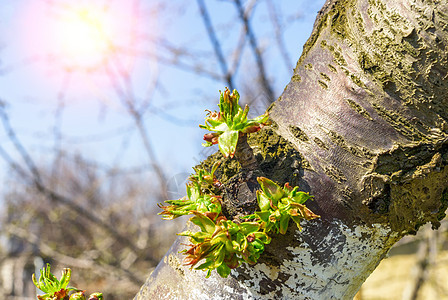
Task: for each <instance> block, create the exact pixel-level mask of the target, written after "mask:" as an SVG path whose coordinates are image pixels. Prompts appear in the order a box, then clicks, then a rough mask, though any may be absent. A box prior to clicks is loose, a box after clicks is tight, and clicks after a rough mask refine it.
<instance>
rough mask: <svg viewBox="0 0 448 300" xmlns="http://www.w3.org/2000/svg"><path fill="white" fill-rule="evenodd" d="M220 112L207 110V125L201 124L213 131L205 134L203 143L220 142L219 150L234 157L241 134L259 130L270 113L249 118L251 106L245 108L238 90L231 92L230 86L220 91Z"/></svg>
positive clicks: (202, 126) (266, 121)
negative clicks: (240, 101) (240, 100)
mask: <svg viewBox="0 0 448 300" xmlns="http://www.w3.org/2000/svg"><path fill="white" fill-rule="evenodd" d="M220 94H221V96H220V98H219V104H218V106H219V112H216V111H213V112H212V111H210V110H207V112H208V116H207V117H206V118H205V125H199V127H200V128H202V129H207V130H209V131H212V132H211V133H207V134H205V135H204V140H205V141H206V142H205V143H204V144H202V145H203V146H205V147H209V146H211V145H214V144H218V146H219V150H220V151H221V153H222V154H223V155H224V157H228V156H230V157H233V156H234V155H235V151H236V145H237V143H238V138H239V135H240V134H246V133H252V132H257V131H258V130H260V129H261V128H262V127H263V126H264V125H266V124H267V123H268V119H269V114H268V112H266V113H265V114H263V115H261V116H258V117H256V118H254V119H248V118H247V114H248V113H249V106H248V105H246V106H245V107H244V110H243V109H242V108H241V106H240V105H239V104H238V102H239V99H240V95H239V94H238V92H237V91H236V90H233V92H232V93H230V90H229V89H228V88H226V89H225V91H224V92H221V91H220Z"/></svg>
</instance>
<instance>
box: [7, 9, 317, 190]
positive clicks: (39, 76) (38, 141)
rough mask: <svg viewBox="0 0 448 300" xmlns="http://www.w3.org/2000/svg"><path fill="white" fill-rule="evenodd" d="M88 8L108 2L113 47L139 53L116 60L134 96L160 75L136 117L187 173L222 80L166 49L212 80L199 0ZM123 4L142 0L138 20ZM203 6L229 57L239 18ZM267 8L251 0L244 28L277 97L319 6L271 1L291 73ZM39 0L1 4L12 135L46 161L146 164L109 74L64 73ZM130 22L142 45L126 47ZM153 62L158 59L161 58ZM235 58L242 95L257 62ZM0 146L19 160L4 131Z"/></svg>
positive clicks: (159, 150)
mask: <svg viewBox="0 0 448 300" xmlns="http://www.w3.org/2000/svg"><path fill="white" fill-rule="evenodd" d="M50 2H51V1H50ZM53 2H58V1H53ZM80 2H83V1H70V0H60V1H59V3H65V4H68V5H71V4H73V3H80ZM93 2H98V3H99V2H102V4H104V3H109V5H110V7H111V9H110V11H111V12H113V13H112V14H113V16H114V22H116V21H117V19H119V20H120V22H121V23H119V25H118V26H117V25H116V24H115V25H114V26H115V27H118V28H121V30H122V31H121V32H120V31H118V32H120V33H119V34H118V35H120V37H117V36H112V39H114V43H115V42H116V43H119V44H120V45H122V46H123V47H129V48H131V49H133V50H135V51H137V52H139V53H140V52H141V53H145V58H142V57H140V56H139V57H138V58H132V59H130V58H124V56H120V57H121V59H123V61H124V63H123V64H125V65H126V64H128V65H129V66H132V67H129V68H128V70H129V71H130V74H131V78H132V80H131V82H130V86H132V90H133V92H134V93H135V98H136V99H138V100H139V101H141V102H142V101H144V99H145V97H146V96H147V93H148V90H149V91H151V90H152V89H151V88H150V87H151V86H152V84H153V83H154V82H155V79H156V78H157V89H155V91H154V92H153V93H151V94H150V95H151V97H150V98H148V99H151V101H150V104H149V108H148V110H147V111H146V113H145V114H144V115H143V120H144V123H145V125H146V128H147V130H148V132H149V136H150V139H151V142H152V145H153V146H154V150H155V154H156V156H157V159H158V160H159V161H160V162H162V163H163V166H164V168H165V171H166V173H167V177H169V178H171V177H173V176H175V175H176V174H179V173H185V172H190V170H191V167H192V166H194V164H195V163H197V162H198V160H200V159H202V158H204V156H205V153H208V152H207V151H205V152H204V149H203V148H202V147H201V142H202V135H203V132H202V131H201V130H200V129H199V128H198V124H199V123H203V118H204V116H205V113H204V109H212V110H213V109H216V108H217V107H216V103H217V99H218V95H219V94H218V90H220V89H223V88H224V87H225V82H224V81H222V80H221V81H220V80H216V79H212V78H209V77H207V76H205V75H200V74H196V73H194V72H191V71H186V70H184V69H182V68H180V67H178V66H174V65H173V64H171V63H166V62H164V61H163V60H165V61H166V60H172V59H173V58H174V56H173V55H172V53H169V52H168V51H167V49H168V48H169V47H171V48H175V49H185V48H187V49H188V50H189V53H188V55H186V54H185V53H184V54H179V56H178V59H180V60H181V61H182V60H184V61H188V59H189V58H191V60H192V61H194V64H198V65H201V67H202V68H204V70H206V71H209V72H211V73H217V74H219V70H220V69H219V65H218V63H217V61H216V59H215V58H214V56H213V51H212V47H211V44H210V41H209V39H208V37H207V36H206V31H205V28H204V24H203V22H202V19H201V18H200V17H199V15H198V7H197V5H196V1H172V2H171V1H170V3H169V4H166V3H164V2H163V1H162V2H160V3H159V4H157V3H156V1H124V0H115V1H106V0H102V1H100V0H97V1H90V2H89V1H86V3H93ZM130 2H135V3H137V2H141V3H140V5H139V8H138V14H137V15H133V17H129V14H128V15H126V13H125V12H126V11H127V10H131V8H129V5H128V4H129V3H130ZM205 2H206V4H207V7H208V9H209V13H210V15H211V16H212V20H213V24H214V26H215V28H216V30H217V33H218V35H219V37H220V39H221V41H222V46H223V50H224V53H225V55H226V56H228V57H230V56H231V54H232V51H233V49H234V47H235V45H237V43H238V37H239V33H240V24H239V22H237V21H234V22H232V17H233V18H235V19H236V16H237V15H236V12H235V9H234V6H233V5H232V4H231V3H230V2H228V1H205ZM268 2H269V1H258V2H257V4H256V6H255V10H254V11H255V13H254V14H253V16H252V18H251V22H252V26H253V28H254V31H255V35H256V37H257V41H258V43H259V45H261V47H262V48H263V49H264V52H263V57H264V58H265V62H266V64H267V66H266V69H267V70H268V77H269V79H270V80H271V83H272V86H273V88H274V93H275V95H276V97H278V96H280V94H281V92H282V91H283V88H284V86H285V85H286V84H287V83H288V82H289V79H290V76H291V74H292V69H293V68H294V66H295V62H296V61H297V59H298V58H299V55H300V53H301V50H302V46H303V44H304V43H305V41H306V39H307V38H308V37H309V35H310V32H311V29H312V25H313V23H314V19H315V17H316V14H317V11H318V10H319V9H320V8H321V7H322V5H323V3H324V1H323V0H319V1H305V0H300V1H299V0H282V1H271V3H275V7H276V9H277V11H278V12H281V15H282V16H283V18H282V19H281V22H282V24H284V25H285V30H283V32H282V36H283V39H284V41H285V46H286V49H287V51H288V53H289V55H290V60H291V62H290V66H289V68H287V66H286V64H285V62H284V60H283V58H282V56H281V54H280V52H279V50H278V48H277V47H276V46H275V41H274V40H273V39H272V32H273V31H274V28H273V27H272V23H270V22H269V10H268V9H269V8H268V7H269V6H268ZM44 3H46V2H45V1H42V0H4V1H2V4H1V6H0V20H1V21H0V22H1V24H0V28H1V29H0V30H1V31H0V43H1V45H2V48H1V49H0V59H1V63H0V74H1V75H0V99H2V101H4V102H6V103H7V108H6V109H7V112H8V115H9V117H10V121H11V124H12V126H13V128H14V129H15V130H16V132H17V134H18V137H19V138H20V140H21V141H22V142H23V143H24V145H25V147H26V149H28V151H29V152H30V154H31V155H32V156H33V158H34V159H35V160H36V161H37V162H38V163H39V164H43V165H45V164H46V163H51V162H52V160H53V159H54V157H55V149H63V150H64V151H66V152H67V153H69V154H74V153H80V154H82V155H83V156H84V157H86V158H87V159H88V160H89V161H95V162H97V163H99V164H102V165H105V166H107V167H108V168H109V167H113V166H116V167H120V168H121V167H129V168H133V167H139V166H142V165H146V164H148V158H147V155H146V153H145V152H144V150H143V147H142V142H141V140H140V139H139V137H138V132H137V130H136V129H135V128H134V129H132V128H133V126H132V125H133V122H132V120H131V119H130V118H129V115H128V114H127V113H126V110H125V108H124V106H123V104H122V103H121V102H120V100H119V99H118V98H117V95H116V93H115V92H114V90H113V88H112V87H111V85H110V84H109V83H108V81H109V80H108V77H107V76H105V74H104V73H101V72H96V71H89V72H87V71H86V70H84V69H86V68H88V67H84V66H83V67H82V68H80V69H79V70H77V69H76V66H75V67H72V69H71V70H70V71H67V69H68V68H69V67H67V66H72V65H70V64H71V63H70V57H61V55H62V56H64V54H63V53H62V54H61V53H60V52H57V51H56V50H54V49H56V48H57V47H56V46H52V45H53V44H52V43H57V42H60V40H64V39H65V37H64V36H63V35H62V37H59V41H54V40H53V41H52V40H51V37H49V36H50V35H51V32H50V31H51V30H60V29H59V28H57V27H58V26H59V25H55V24H57V23H51V19H52V18H54V17H55V16H54V15H53V14H52V11H51V10H49V9H48V7H45V4H44ZM244 3H245V4H247V3H249V1H248V2H244ZM120 11H121V12H123V14H124V15H123V16H120ZM36 16H37V17H36ZM33 18H35V19H33ZM133 18H134V19H133ZM132 22H136V24H137V25H135V24H134V25H135V28H136V30H137V31H138V34H139V36H138V39H139V40H138V42H136V43H133V44H129V45H126V43H127V42H128V40H127V39H126V38H127V37H126V32H125V30H126V28H128V27H126V26H130V25H129V24H131V23H132ZM46 23H49V24H50V25H51V26H50V27H52V28H48V24H47V25H45V24H46ZM45 26H47V27H45ZM61 27H62V26H61ZM123 28H124V29H123ZM129 28H131V27H129ZM132 28H134V27H132ZM135 28H134V29H135ZM47 31H48V32H47ZM67 35H69V33H68V34H67ZM115 39H116V41H115ZM43 45H44V46H43ZM45 45H46V46H45ZM55 45H56V44H55ZM53 51H56V52H54V53H53ZM58 56H59V57H58ZM148 56H149V58H148ZM153 56H158V57H159V61H157V60H156V59H154V58H153ZM242 57H243V59H242V63H241V66H240V68H239V71H238V73H237V81H236V82H237V85H236V88H237V89H238V90H239V91H240V94H241V96H242V98H244V90H245V86H250V78H249V77H248V74H249V75H250V74H251V73H253V71H252V69H251V68H254V63H253V62H252V58H251V55H250V50H249V48H248V47H246V50H245V53H244V54H243V56H242ZM83 68H84V69H83ZM239 83H241V85H239ZM256 106H257V104H256ZM258 106H259V107H255V108H253V110H255V109H257V108H258V110H262V109H263V108H262V107H260V106H262V105H258ZM173 119H174V120H176V121H173ZM58 137H60V138H59V139H58ZM0 145H1V146H2V147H4V148H5V149H6V150H7V151H9V153H10V155H11V156H13V157H17V155H16V154H15V151H14V149H13V148H12V147H11V144H10V142H9V141H8V138H7V136H6V133H5V132H4V131H3V129H2V128H0ZM58 145H59V146H58ZM58 147H60V148H58ZM0 167H1V168H0V170H2V172H0V180H1V181H2V182H4V180H5V178H7V176H8V175H7V173H6V171H7V167H6V165H5V163H4V162H3V161H0Z"/></svg>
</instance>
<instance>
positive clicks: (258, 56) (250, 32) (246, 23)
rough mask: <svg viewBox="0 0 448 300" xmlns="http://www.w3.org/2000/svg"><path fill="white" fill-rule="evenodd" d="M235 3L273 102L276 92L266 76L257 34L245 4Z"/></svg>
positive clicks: (238, 0) (268, 96)
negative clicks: (252, 26) (247, 14)
mask: <svg viewBox="0 0 448 300" xmlns="http://www.w3.org/2000/svg"><path fill="white" fill-rule="evenodd" d="M234 3H235V6H236V8H237V11H238V14H239V17H240V19H241V21H242V22H243V24H244V28H245V30H246V34H247V37H248V38H249V44H250V46H251V49H252V51H253V54H254V57H255V62H256V65H257V67H258V72H259V75H260V79H261V83H262V86H263V88H264V90H265V92H266V95H267V98H268V99H269V101H270V103H272V102H274V100H275V98H274V92H273V91H272V88H271V84H270V83H269V80H268V78H267V76H266V71H265V67H264V62H263V58H262V55H261V51H260V48H259V47H258V44H257V40H256V38H255V34H254V32H253V30H252V28H251V25H250V22H249V19H248V18H247V16H246V14H245V13H244V8H243V5H242V4H241V1H240V0H234Z"/></svg>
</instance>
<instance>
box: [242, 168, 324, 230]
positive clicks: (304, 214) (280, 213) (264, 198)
mask: <svg viewBox="0 0 448 300" xmlns="http://www.w3.org/2000/svg"><path fill="white" fill-rule="evenodd" d="M257 181H258V183H259V184H260V186H261V190H258V191H257V201H258V206H259V207H260V211H258V212H255V214H253V215H251V216H250V218H252V219H253V218H258V219H260V220H261V221H262V223H263V226H264V228H265V231H267V232H269V231H271V230H274V231H275V232H277V233H281V234H285V233H286V230H287V229H288V224H289V220H291V219H292V220H293V221H294V222H295V223H296V225H297V227H298V228H299V230H301V229H302V227H301V226H300V220H302V219H305V220H312V219H316V218H319V217H320V216H318V215H316V214H314V213H313V212H312V211H311V210H310V209H309V208H307V207H306V206H305V205H304V203H305V202H306V201H307V200H308V199H310V198H313V196H310V195H309V194H308V193H305V192H302V191H299V190H298V189H299V187H298V186H296V187H294V188H292V187H291V186H290V185H289V184H288V183H286V184H285V185H284V187H283V188H282V187H280V186H279V185H278V184H276V183H275V182H273V181H272V180H270V179H268V178H265V177H258V178H257Z"/></svg>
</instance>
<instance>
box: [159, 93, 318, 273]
mask: <svg viewBox="0 0 448 300" xmlns="http://www.w3.org/2000/svg"><path fill="white" fill-rule="evenodd" d="M238 101H239V94H238V92H237V91H236V90H234V91H233V93H232V94H230V91H229V89H228V88H226V90H225V91H224V92H223V93H222V92H221V97H220V101H219V109H220V111H219V113H218V112H211V111H208V112H209V114H208V117H207V118H206V120H205V125H200V127H201V128H203V129H207V130H209V131H212V133H209V134H206V135H204V140H206V142H207V143H206V144H205V146H210V145H213V144H219V149H220V150H221V152H222V154H223V155H224V156H225V157H227V156H230V157H233V155H234V154H235V151H236V147H237V144H238V138H239V136H240V135H244V134H247V133H251V132H255V131H258V130H259V129H260V128H261V127H262V126H264V125H265V124H267V122H268V117H269V116H268V113H267V112H266V113H265V114H264V115H261V116H259V117H257V118H255V119H247V114H248V112H249V107H248V106H247V105H246V107H245V108H244V110H243V109H242V108H241V106H239V104H238ZM217 167H218V164H215V165H213V167H212V169H211V170H210V172H208V171H206V170H204V169H201V168H194V170H195V172H196V173H195V174H193V175H191V176H190V177H189V180H190V181H189V183H187V196H186V197H184V198H181V199H179V200H167V201H165V202H166V203H167V204H169V205H162V204H159V207H160V208H162V209H163V211H162V212H161V213H159V214H160V215H163V216H164V217H163V219H174V218H177V217H179V216H181V215H193V217H192V218H190V221H191V222H192V223H193V224H195V225H197V226H198V227H199V228H200V231H197V232H193V231H184V232H182V233H180V234H179V235H181V236H186V237H189V240H190V244H189V245H188V246H189V248H188V249H186V250H184V251H183V253H184V254H185V255H186V259H185V264H186V265H189V266H191V267H192V268H193V267H195V269H197V270H204V271H206V272H207V277H209V276H210V274H211V271H212V270H214V269H216V271H217V272H218V274H219V275H220V276H222V277H227V276H228V275H229V274H230V271H231V269H234V268H236V267H238V266H239V265H240V264H241V263H243V262H246V263H249V264H255V263H256V262H257V261H258V259H259V257H260V255H261V254H262V253H263V251H264V248H265V246H264V245H266V244H269V243H270V242H271V237H270V236H269V234H270V233H271V232H276V233H281V234H285V233H286V230H287V229H288V224H289V221H290V220H291V219H292V220H293V221H294V222H295V223H296V224H297V226H298V228H299V229H301V226H300V221H301V220H302V219H305V220H311V219H315V218H318V217H319V216H318V215H316V214H314V213H313V212H312V211H311V210H310V209H308V208H307V207H306V206H305V204H304V203H305V202H306V201H307V200H308V199H310V198H312V196H310V195H309V194H308V193H305V192H302V191H299V190H298V189H299V188H298V187H297V186H296V187H294V188H292V187H291V186H289V184H288V183H286V184H285V185H284V187H280V186H279V185H278V184H277V183H275V182H273V181H272V180H270V179H268V178H265V177H258V178H257V181H258V183H259V184H260V187H261V190H257V202H258V206H259V211H256V212H255V213H254V214H252V215H248V216H244V217H243V218H242V219H244V220H251V221H246V222H241V223H235V222H233V221H231V220H228V219H227V218H226V217H225V216H224V215H223V214H222V204H221V196H219V195H214V194H210V193H208V192H207V191H206V189H204V188H203V187H204V186H210V185H213V186H215V187H216V186H219V185H220V182H219V180H218V179H216V178H215V175H214V173H215V171H216V169H217Z"/></svg>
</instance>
